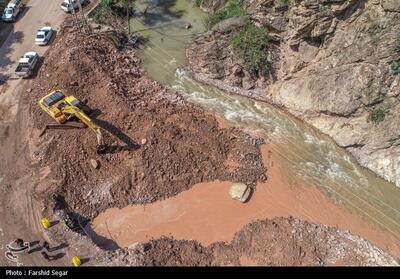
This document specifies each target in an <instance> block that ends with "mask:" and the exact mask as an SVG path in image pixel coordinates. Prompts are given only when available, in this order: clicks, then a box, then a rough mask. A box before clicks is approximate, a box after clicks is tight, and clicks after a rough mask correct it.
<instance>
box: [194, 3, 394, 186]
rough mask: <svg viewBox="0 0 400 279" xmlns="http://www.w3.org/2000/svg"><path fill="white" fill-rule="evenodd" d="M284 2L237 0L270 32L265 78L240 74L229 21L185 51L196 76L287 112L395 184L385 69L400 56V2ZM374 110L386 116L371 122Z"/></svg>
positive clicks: (389, 74)
mask: <svg viewBox="0 0 400 279" xmlns="http://www.w3.org/2000/svg"><path fill="white" fill-rule="evenodd" d="M278 3H279V4H278ZM282 3H283V2H282V1H274V0H244V1H243V5H244V7H245V8H246V10H247V12H248V14H249V17H250V20H251V21H252V22H253V23H255V24H256V25H262V26H264V27H266V28H267V29H268V32H269V36H270V38H271V42H270V44H269V45H270V46H269V47H268V49H266V50H265V51H267V52H268V54H269V61H270V63H271V65H272V67H271V71H270V75H269V76H266V77H254V76H251V75H249V74H248V73H246V72H243V71H242V70H241V66H242V65H241V64H242V63H241V61H239V60H237V59H236V58H235V57H234V55H233V53H232V51H231V49H230V47H229V46H230V40H231V38H232V37H233V34H234V33H235V32H236V31H237V30H238V29H239V28H240V27H237V26H236V25H234V24H231V25H230V26H231V27H232V28H231V29H229V28H225V30H224V31H223V32H221V31H220V30H219V29H218V28H214V29H213V30H211V31H209V32H207V33H206V34H204V36H203V37H202V38H199V39H198V40H196V42H195V43H194V44H193V46H192V47H191V48H190V49H189V50H188V57H189V60H190V65H191V66H192V69H193V71H194V76H195V77H196V78H198V79H200V80H201V81H205V82H209V83H212V84H214V85H217V86H219V87H220V88H222V89H225V90H229V91H234V92H235V93H240V94H245V95H248V96H251V97H253V98H258V99H263V100H267V101H269V102H271V103H274V104H276V105H279V106H281V107H284V108H286V109H287V110H288V111H289V112H291V113H292V114H294V115H296V116H297V117H300V118H302V119H304V120H305V121H307V122H309V123H311V124H312V125H314V126H315V127H317V128H318V129H320V130H321V131H322V132H324V133H326V134H328V135H330V136H331V137H333V138H334V139H335V140H336V142H337V143H338V144H339V145H340V146H343V147H345V148H347V149H348V150H349V151H350V152H351V153H352V154H353V155H354V156H355V157H356V159H357V160H358V161H359V162H360V163H361V165H363V166H365V167H367V168H369V169H371V170H372V171H374V172H375V173H377V174H378V175H380V176H382V177H383V178H385V179H387V180H389V181H391V182H393V183H395V184H396V185H397V186H400V102H399V95H400V75H395V74H394V73H393V71H392V70H391V67H390V65H391V64H392V63H393V61H397V60H399V59H400V52H399V51H396V48H395V41H396V39H397V38H400V1H397V0H370V1H367V0H335V1H325V0H309V1H299V0H293V1H290V2H289V4H288V5H282ZM231 20H232V19H231ZM222 24H226V22H225V23H221V24H220V25H222ZM216 27H217V26H216ZM217 38H218V40H217ZM200 50H201V51H200ZM217 57H218V58H219V60H220V61H219V63H217V62H216V61H217ZM194 65H198V66H197V67H196V66H194ZM200 68H201V70H199V69H200ZM237 76H238V77H239V78H237ZM378 110H380V111H383V112H384V113H383V114H384V118H383V120H382V119H380V120H382V121H375V123H374V122H373V121H370V118H371V116H372V115H373V114H374V113H375V112H376V111H378Z"/></svg>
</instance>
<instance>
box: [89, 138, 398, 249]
mask: <svg viewBox="0 0 400 279" xmlns="http://www.w3.org/2000/svg"><path fill="white" fill-rule="evenodd" d="M271 147H272V146H271V145H268V146H267V145H265V146H263V147H262V153H263V158H264V163H265V164H266V165H267V166H269V170H268V175H269V179H268V181H267V182H266V183H259V184H258V185H257V190H256V192H255V194H254V195H253V197H252V198H251V199H250V201H249V202H247V203H245V204H242V203H240V202H238V201H236V200H233V199H231V198H230V197H229V195H228V190H229V187H230V186H231V185H232V183H231V182H228V181H215V182H208V183H200V184H197V185H194V186H193V188H192V189H191V190H188V191H185V192H183V193H180V194H178V195H177V196H175V197H173V198H170V199H167V200H164V201H159V202H156V203H153V204H149V205H135V206H128V207H125V208H123V209H118V208H114V209H110V210H107V211H106V212H105V213H102V214H100V215H99V216H98V217H97V218H96V219H95V221H94V222H93V229H94V230H95V231H96V232H97V233H98V234H100V235H102V236H104V237H106V238H108V239H112V240H114V241H115V242H116V243H117V244H118V245H120V246H123V247H126V246H129V245H131V244H133V243H135V242H143V241H147V240H149V239H151V238H159V237H161V236H163V235H164V236H173V237H175V238H177V239H195V240H197V241H199V242H201V243H202V244H204V245H209V244H211V243H213V242H216V241H227V242H229V241H230V240H232V238H233V236H234V234H235V233H236V232H237V231H239V230H240V229H241V228H242V227H243V226H245V225H246V224H248V223H249V222H251V221H255V220H258V219H266V218H273V217H277V216H283V217H289V216H294V217H297V218H300V219H302V220H307V221H310V222H315V223H322V224H325V225H328V226H338V227H340V228H343V229H346V230H347V229H348V230H350V231H352V232H353V233H356V234H358V235H361V236H363V237H365V238H367V239H369V240H370V241H371V242H372V243H374V244H375V245H378V246H379V247H382V248H383V249H385V250H386V251H390V252H391V253H392V254H393V255H396V256H400V243H398V241H397V240H396V238H395V237H394V236H392V235H390V234H389V233H386V232H383V231H382V230H379V229H377V228H376V227H373V226H371V225H370V224H369V223H367V222H364V221H363V220H362V219H361V218H360V217H359V216H358V215H356V214H352V213H350V212H347V211H345V210H342V208H341V207H340V206H337V205H334V204H333V203H331V202H329V201H328V199H327V198H326V197H325V196H324V195H323V194H322V193H321V192H320V191H318V190H317V189H316V188H315V187H304V186H303V185H301V184H296V187H295V188H294V189H293V188H291V187H290V183H289V182H288V180H287V179H286V178H285V175H284V174H283V173H282V165H281V162H282V158H281V157H280V156H279V155H278V154H274V153H273V152H272V153H271V152H270V150H271Z"/></svg>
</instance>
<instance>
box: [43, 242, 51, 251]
mask: <svg viewBox="0 0 400 279" xmlns="http://www.w3.org/2000/svg"><path fill="white" fill-rule="evenodd" d="M43 249H44V250H46V252H50V245H49V243H48V242H47V241H44V242H43Z"/></svg>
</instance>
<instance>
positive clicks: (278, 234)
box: [102, 218, 396, 266]
mask: <svg viewBox="0 0 400 279" xmlns="http://www.w3.org/2000/svg"><path fill="white" fill-rule="evenodd" d="M102 260H105V261H109V262H112V263H113V264H117V265H127V264H128V265H148V266H160V265H161V266H164V265H167V266H176V265H185V266H197V265H201V266H204V265H225V266H226V265H287V266H289V265H297V266H298V265H307V266H309V265H313V266H314V265H394V264H396V261H395V260H394V259H393V258H391V257H390V256H387V255H386V254H385V253H384V252H382V251H381V250H379V249H377V248H375V247H373V246H371V245H370V244H369V243H368V242H367V241H365V240H363V239H362V238H360V237H358V236H354V235H351V234H350V233H348V232H345V231H341V230H337V229H335V228H329V227H327V226H324V225H316V224H312V223H308V222H304V221H300V220H298V219H294V218H274V219H272V220H263V221H256V222H254V223H251V224H248V225H246V226H245V227H244V228H243V229H241V230H240V231H239V232H237V233H236V234H235V237H234V239H233V240H232V241H231V242H230V243H225V242H216V243H213V244H211V245H209V246H207V247H205V246H202V245H201V244H199V243H198V242H196V241H188V240H174V239H172V238H166V237H164V238H161V239H157V240H152V241H150V242H148V243H144V244H138V245H137V246H135V247H132V248H129V249H124V250H119V251H118V252H117V253H115V252H113V253H109V254H108V255H107V256H106V257H105V259H104V258H103V259H102Z"/></svg>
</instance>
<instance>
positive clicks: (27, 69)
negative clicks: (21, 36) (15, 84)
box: [15, 51, 39, 78]
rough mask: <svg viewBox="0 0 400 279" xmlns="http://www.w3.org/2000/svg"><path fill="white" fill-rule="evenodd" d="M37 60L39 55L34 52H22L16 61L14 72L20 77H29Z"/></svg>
mask: <svg viewBox="0 0 400 279" xmlns="http://www.w3.org/2000/svg"><path fill="white" fill-rule="evenodd" d="M38 62H39V55H38V54H37V53H36V52H33V51H30V52H27V53H25V54H24V56H22V57H21V59H19V61H18V66H17V68H16V69H15V74H16V75H17V76H19V77H22V78H27V77H30V76H31V75H32V74H33V72H34V71H35V68H36V65H37V64H38Z"/></svg>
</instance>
